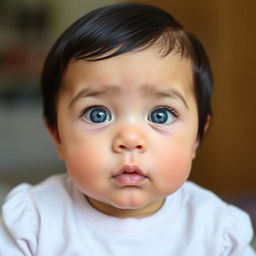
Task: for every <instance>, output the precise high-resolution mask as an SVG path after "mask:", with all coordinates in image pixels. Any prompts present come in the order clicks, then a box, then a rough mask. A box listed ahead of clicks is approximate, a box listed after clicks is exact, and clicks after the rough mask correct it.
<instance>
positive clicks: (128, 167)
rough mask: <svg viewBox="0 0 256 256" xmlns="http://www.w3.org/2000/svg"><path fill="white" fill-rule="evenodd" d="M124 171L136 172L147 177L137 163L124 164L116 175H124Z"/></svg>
mask: <svg viewBox="0 0 256 256" xmlns="http://www.w3.org/2000/svg"><path fill="white" fill-rule="evenodd" d="M124 173H136V174H138V175H141V176H144V177H146V175H145V174H144V172H143V171H142V170H141V169H140V168H139V167H138V166H136V165H128V164H126V165H124V166H123V167H122V168H121V169H120V170H119V171H118V173H117V174H116V175H115V176H119V175H122V174H124Z"/></svg>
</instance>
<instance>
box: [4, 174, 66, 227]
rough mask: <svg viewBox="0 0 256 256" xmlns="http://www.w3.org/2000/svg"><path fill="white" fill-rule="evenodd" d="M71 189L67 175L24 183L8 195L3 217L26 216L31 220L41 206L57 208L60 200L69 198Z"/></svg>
mask: <svg viewBox="0 0 256 256" xmlns="http://www.w3.org/2000/svg"><path fill="white" fill-rule="evenodd" d="M69 190H70V188H69V180H68V178H67V176H66V175H55V176H52V177H49V178H48V179H46V180H45V181H43V182H41V183H39V184H37V185H31V184H28V183H22V184H20V185H18V186H17V187H15V188H14V189H12V190H11V191H10V192H9V194H8V195H7V197H6V199H5V203H4V204H3V207H2V215H3V218H4V219H7V220H8V219H11V218H12V217H15V216H26V217H27V218H28V219H30V222H31V220H33V219H35V215H36V213H37V212H38V210H39V209H40V208H47V210H49V209H52V208H55V206H56V204H57V203H58V202H59V201H63V200H64V199H66V198H68V197H69ZM60 198H61V200H60ZM13 209H15V211H13Z"/></svg>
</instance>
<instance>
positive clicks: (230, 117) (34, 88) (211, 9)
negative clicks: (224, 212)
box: [0, 0, 256, 220]
mask: <svg viewBox="0 0 256 256" xmlns="http://www.w3.org/2000/svg"><path fill="white" fill-rule="evenodd" d="M117 2H122V1H121V0H119V1H117V0H115V1H114V0H101V1H86V0H74V1H72V4H71V3H70V1H68V0H20V1H16V0H1V2H0V31H1V33H0V204H2V202H3V198H4V197H5V195H6V193H7V192H8V191H9V190H10V189H11V188H12V187H13V186H15V185H17V184H19V183H20V182H30V183H33V184H34V183H37V182H39V181H41V180H42V179H44V178H45V177H47V176H49V175H51V174H55V173H59V172H64V171H65V170H64V167H63V164H62V163H61V162H60V161H59V160H58V159H57V155H56V153H55V150H54V147H53V144H52V142H51V141H50V138H49V136H48V134H47V132H46V129H45V128H44V125H43V121H42V114H41V103H40V94H39V79H40V72H41V68H42V64H43V62H44V59H45V57H46V54H47V52H48V50H49V48H50V46H51V45H52V44H53V43H54V41H55V40H56V39H57V37H58V36H59V35H60V33H61V32H62V31H63V30H64V29H65V28H66V27H67V26H68V25H70V24H71V23H72V22H73V21H75V20H76V19H77V18H78V17H80V16H81V15H83V14H84V13H86V12H88V11H90V10H92V9H94V8H96V7H100V6H104V5H109V4H113V3H117ZM136 2H143V3H148V4H153V5H156V6H159V7H162V8H163V9H165V10H167V11H169V12H170V13H172V14H173V15H174V16H175V17H176V18H177V19H178V20H179V21H180V22H181V23H182V24H183V25H184V27H185V28H186V29H187V30H189V31H191V32H193V33H194V34H195V35H196V36H197V37H198V38H199V39H200V40H201V42H202V43H203V45H204V46H205V48H206V50H207V52H208V55H209V58H210V62H211V65H212V69H213V73H214V76H215V90H214V97H213V110H214V118H213V123H212V126H211V128H210V131H209V132H208V134H207V135H206V136H205V141H204V142H203V144H202V145H201V147H200V149H199V152H198V156H197V159H196V160H195V162H194V166H193V170H192V174H191V177H190V179H191V180H193V181H196V182H197V183H199V184H200V185H202V186H204V187H206V188H209V189H211V190H213V191H214V192H215V193H216V194H218V195H219V196H220V197H222V198H224V199H225V200H228V201H229V202H232V203H235V204H237V205H239V206H240V207H242V208H244V209H245V210H246V211H248V212H249V213H250V214H251V216H252V217H253V219H254V220H255V219H256V160H255V159H256V156H255V153H256V75H255V73H256V72H255V67H256V64H255V61H256V49H255V47H256V33H255V11H256V1H255V0H244V1H239V0H224V1H223V0H207V1H206V0H193V1H189V0H158V1H150V0H145V1H136Z"/></svg>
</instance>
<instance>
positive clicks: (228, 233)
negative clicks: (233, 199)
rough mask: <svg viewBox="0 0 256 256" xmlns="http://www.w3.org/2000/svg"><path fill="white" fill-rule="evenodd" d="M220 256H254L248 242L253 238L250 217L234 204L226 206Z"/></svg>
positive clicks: (255, 255)
mask: <svg viewBox="0 0 256 256" xmlns="http://www.w3.org/2000/svg"><path fill="white" fill-rule="evenodd" d="M225 226H226V228H225V229H224V232H223V245H222V248H223V250H222V253H221V254H220V256H231V255H232V256H236V255H237V256H240V255H241V256H256V254H255V252H254V251H253V249H252V248H251V247H250V243H251V241H252V238H253V230H252V224H251V221H250V217H249V216H248V215H247V214H246V213H245V212H243V211H242V210H240V209H239V208H237V207H235V206H232V205H230V206H228V209H227V218H226V223H225Z"/></svg>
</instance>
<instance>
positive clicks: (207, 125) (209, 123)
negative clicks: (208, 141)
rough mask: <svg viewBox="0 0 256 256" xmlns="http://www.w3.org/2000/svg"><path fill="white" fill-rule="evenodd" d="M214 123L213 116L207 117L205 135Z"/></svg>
mask: <svg viewBox="0 0 256 256" xmlns="http://www.w3.org/2000/svg"><path fill="white" fill-rule="evenodd" d="M211 122H212V116H211V115H207V117H206V121H205V125H204V133H206V132H207V131H208V129H209V127H210V125H211Z"/></svg>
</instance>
